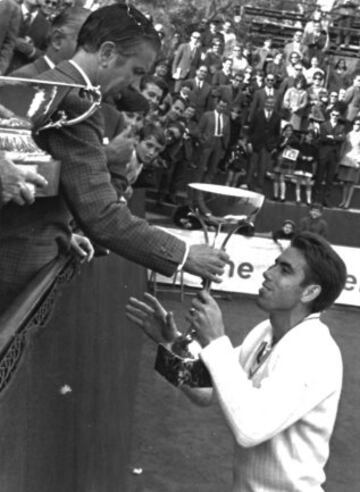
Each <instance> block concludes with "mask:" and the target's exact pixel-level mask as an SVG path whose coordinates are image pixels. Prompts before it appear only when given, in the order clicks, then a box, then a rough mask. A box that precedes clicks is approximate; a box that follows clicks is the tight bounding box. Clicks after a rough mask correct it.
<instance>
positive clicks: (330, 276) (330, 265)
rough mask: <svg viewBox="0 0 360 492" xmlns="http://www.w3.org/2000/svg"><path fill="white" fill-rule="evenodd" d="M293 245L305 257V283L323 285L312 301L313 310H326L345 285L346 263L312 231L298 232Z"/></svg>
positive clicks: (314, 311) (324, 240)
mask: <svg viewBox="0 0 360 492" xmlns="http://www.w3.org/2000/svg"><path fill="white" fill-rule="evenodd" d="M291 246H292V247H293V248H295V249H297V250H299V251H300V252H301V253H302V255H303V256H304V258H305V262H306V267H305V280H304V284H305V285H310V284H312V283H316V284H319V285H320V287H321V292H320V294H319V295H318V296H317V297H316V298H315V299H314V300H313V301H312V303H311V312H312V313H317V312H321V311H324V310H325V309H327V308H328V307H330V306H331V305H332V304H333V303H334V302H335V300H336V299H337V298H338V297H339V295H340V293H341V291H342V290H343V288H344V286H345V282H346V275H347V273H346V266H345V263H344V262H343V260H342V259H341V258H340V256H339V255H338V254H337V253H336V251H335V250H334V249H333V248H332V247H331V245H330V244H329V243H328V241H327V240H326V239H325V238H323V237H322V236H319V235H318V234H314V233H312V232H307V231H306V232H300V233H298V234H296V235H295V236H294V238H293V239H292V241H291Z"/></svg>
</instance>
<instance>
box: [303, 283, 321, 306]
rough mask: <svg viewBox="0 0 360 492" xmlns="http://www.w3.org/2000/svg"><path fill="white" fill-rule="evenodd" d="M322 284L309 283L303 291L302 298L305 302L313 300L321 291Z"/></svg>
mask: <svg viewBox="0 0 360 492" xmlns="http://www.w3.org/2000/svg"><path fill="white" fill-rule="evenodd" d="M321 290H322V289H321V286H320V285H319V284H310V285H307V286H306V287H305V289H304V291H303V293H302V296H301V300H302V302H303V303H304V304H307V303H309V302H312V301H313V300H314V299H316V298H317V297H318V296H319V295H320V293H321Z"/></svg>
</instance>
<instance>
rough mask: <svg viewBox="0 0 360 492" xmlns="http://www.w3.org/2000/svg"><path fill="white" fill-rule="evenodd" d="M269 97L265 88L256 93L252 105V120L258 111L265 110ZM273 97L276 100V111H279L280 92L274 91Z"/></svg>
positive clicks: (250, 116)
mask: <svg viewBox="0 0 360 492" xmlns="http://www.w3.org/2000/svg"><path fill="white" fill-rule="evenodd" d="M267 97H268V95H267V93H266V90H265V88H262V89H258V90H256V91H255V92H254V95H253V99H252V101H251V105H250V114H249V118H250V119H252V117H253V116H254V114H255V113H256V111H258V110H261V109H264V106H265V101H266V99H267ZM273 97H274V98H275V110H276V111H277V110H278V109H279V106H280V104H279V100H280V97H279V92H278V91H277V90H275V89H274V91H273Z"/></svg>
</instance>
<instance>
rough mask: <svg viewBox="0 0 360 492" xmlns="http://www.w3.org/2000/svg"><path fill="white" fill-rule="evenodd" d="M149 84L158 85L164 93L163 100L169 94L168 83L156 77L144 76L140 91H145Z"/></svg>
mask: <svg viewBox="0 0 360 492" xmlns="http://www.w3.org/2000/svg"><path fill="white" fill-rule="evenodd" d="M148 84H153V85H157V86H158V87H159V88H160V89H161V90H162V91H163V95H162V98H161V99H163V98H164V97H165V96H166V95H167V93H168V92H169V86H168V85H167V83H166V82H164V81H163V80H162V79H160V78H159V77H156V76H155V75H144V76H143V77H141V80H140V90H141V91H143V90H144V89H145V88H146V86H147V85H148Z"/></svg>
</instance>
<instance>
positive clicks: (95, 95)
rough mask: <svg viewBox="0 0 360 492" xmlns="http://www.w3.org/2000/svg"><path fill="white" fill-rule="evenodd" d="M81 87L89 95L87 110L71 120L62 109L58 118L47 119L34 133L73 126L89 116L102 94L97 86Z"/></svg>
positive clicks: (96, 106)
mask: <svg viewBox="0 0 360 492" xmlns="http://www.w3.org/2000/svg"><path fill="white" fill-rule="evenodd" d="M82 89H83V91H84V92H85V93H87V94H88V95H89V96H90V99H91V106H90V107H89V109H88V110H87V111H85V112H84V113H83V114H81V115H80V116H77V117H76V118H72V119H71V120H68V119H67V116H66V114H65V112H64V111H60V112H59V118H58V119H57V120H55V121H49V123H46V124H45V125H43V126H41V127H40V128H38V129H37V131H36V133H37V132H40V131H41V130H47V129H49V128H56V129H57V128H61V127H62V126H73V125H76V124H77V123H80V122H81V121H84V120H86V119H87V118H89V116H91V115H92V114H93V113H94V112H95V111H96V110H97V108H98V107H99V106H100V104H101V99H102V96H101V92H100V88H99V87H82Z"/></svg>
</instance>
